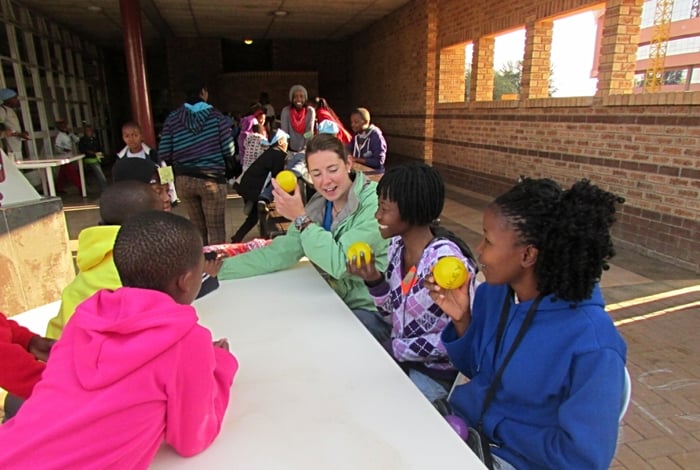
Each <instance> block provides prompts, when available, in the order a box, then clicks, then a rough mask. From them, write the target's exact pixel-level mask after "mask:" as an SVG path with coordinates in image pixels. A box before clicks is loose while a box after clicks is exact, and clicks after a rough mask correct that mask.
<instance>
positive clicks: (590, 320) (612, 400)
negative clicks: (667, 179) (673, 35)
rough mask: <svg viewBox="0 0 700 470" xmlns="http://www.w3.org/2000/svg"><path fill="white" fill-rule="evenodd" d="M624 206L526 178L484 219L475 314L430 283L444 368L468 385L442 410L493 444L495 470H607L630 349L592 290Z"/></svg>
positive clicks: (585, 190)
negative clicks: (440, 318)
mask: <svg viewBox="0 0 700 470" xmlns="http://www.w3.org/2000/svg"><path fill="white" fill-rule="evenodd" d="M621 202H623V201H622V199H621V198H618V197H616V196H615V195H613V194H611V193H608V192H606V191H603V190H602V189H600V188H598V187H597V186H594V185H592V184H590V183H589V182H588V181H586V180H583V181H579V182H577V183H575V184H574V185H573V186H572V187H571V188H570V189H568V190H562V189H561V188H560V187H559V185H558V184H557V183H555V182H554V181H552V180H548V179H539V180H532V179H529V178H526V179H525V180H523V181H522V182H521V183H519V184H517V185H516V186H515V187H513V188H512V189H511V190H510V191H508V192H506V193H505V194H503V195H501V196H499V197H498V198H496V200H495V201H494V202H492V203H491V204H490V205H489V206H488V207H487V209H486V211H485V212H484V220H483V224H484V238H483V240H482V242H481V244H479V247H478V248H477V254H478V256H479V263H480V266H481V270H482V272H483V273H484V276H485V278H486V282H485V283H484V284H482V285H480V286H479V288H478V289H477V291H476V296H475V297H474V302H473V307H472V305H471V303H470V296H471V293H470V292H468V290H467V289H466V288H461V289H454V290H449V291H445V290H443V289H441V288H439V287H438V286H436V285H434V284H432V283H430V284H428V285H429V287H430V289H431V291H432V292H431V295H432V297H433V299H434V300H435V302H436V303H437V304H438V305H440V307H441V308H442V309H443V310H444V311H445V312H446V313H447V314H448V315H449V316H450V317H451V319H452V322H451V323H450V325H449V326H448V327H447V328H446V329H445V330H444V331H443V333H442V341H443V343H444V344H445V347H446V348H447V352H448V354H449V356H450V359H451V360H452V363H453V364H454V365H455V366H456V367H457V369H459V371H460V372H462V373H463V374H464V375H466V376H467V377H469V378H470V379H471V380H470V381H469V382H468V383H466V384H464V385H460V386H457V387H456V388H455V389H454V392H453V393H452V396H451V398H450V404H451V406H452V407H453V409H454V413H455V414H457V415H458V416H460V417H461V418H463V419H464V420H465V421H466V422H467V423H469V425H470V426H473V427H476V428H481V429H482V430H483V433H484V434H485V436H486V437H487V438H488V440H489V441H490V442H491V443H492V444H495V447H492V448H491V450H492V452H493V454H494V457H495V459H494V460H496V461H497V462H498V464H499V466H500V468H502V469H503V468H506V469H509V468H513V467H515V468H518V469H539V468H586V469H606V468H608V467H609V465H610V462H611V461H612V458H613V455H614V454H615V447H616V445H617V431H618V420H619V415H620V411H621V408H622V403H623V388H624V381H625V378H624V377H625V372H624V371H625V357H626V350H627V348H626V346H625V342H624V340H623V339H622V337H621V336H620V334H619V333H618V331H617V330H616V329H615V326H614V324H613V322H612V320H611V319H610V317H609V316H608V314H607V313H606V312H605V302H604V300H603V296H602V295H601V293H600V287H599V286H598V281H599V280H600V276H601V274H602V272H603V270H604V269H607V268H608V264H607V261H608V260H609V259H610V258H612V257H613V256H614V254H615V250H614V249H613V245H612V239H611V237H610V227H611V225H612V224H613V222H614V215H615V204H616V203H621ZM497 468H499V467H497Z"/></svg>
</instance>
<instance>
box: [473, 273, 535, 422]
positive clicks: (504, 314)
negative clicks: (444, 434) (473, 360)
mask: <svg viewBox="0 0 700 470" xmlns="http://www.w3.org/2000/svg"><path fill="white" fill-rule="evenodd" d="M543 297H544V296H543V295H542V294H540V295H538V296H537V298H535V300H534V301H533V302H532V305H530V308H529V309H528V311H527V314H526V315H525V320H523V324H522V325H520V329H519V330H518V334H517V336H516V337H515V340H513V344H512V345H511V346H510V350H509V351H508V354H506V357H505V358H504V359H503V362H502V363H501V367H499V368H498V372H496V375H495V376H494V378H493V381H492V382H491V385H490V386H489V389H488V390H487V391H486V396H485V397H484V403H483V404H482V405H481V415H480V416H479V422H478V424H477V428H479V429H481V427H482V424H483V421H484V415H485V414H486V410H487V409H488V407H489V405H491V402H492V401H493V398H494V397H495V396H496V389H497V388H498V386H499V385H500V383H501V377H503V371H504V370H505V368H506V366H507V365H508V362H510V359H511V358H512V357H513V354H514V353H515V350H516V349H517V348H518V346H519V345H520V342H521V341H522V340H523V337H524V336H525V333H526V332H527V329H528V328H529V327H530V324H532V320H533V319H534V318H535V313H536V312H537V307H539V305H540V302H542V299H543ZM512 298H513V290H512V289H511V288H510V287H509V288H508V292H506V298H505V299H504V300H503V308H502V309H501V317H500V318H499V319H498V332H497V337H496V349H495V351H494V353H493V354H494V358H495V357H496V354H498V348H500V344H501V337H502V336H503V333H504V330H505V325H506V320H507V318H508V311H509V310H510V299H512Z"/></svg>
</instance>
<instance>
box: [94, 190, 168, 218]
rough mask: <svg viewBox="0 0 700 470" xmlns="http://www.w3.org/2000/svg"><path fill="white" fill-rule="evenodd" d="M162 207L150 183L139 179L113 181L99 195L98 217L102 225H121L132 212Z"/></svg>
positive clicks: (136, 212)
mask: <svg viewBox="0 0 700 470" xmlns="http://www.w3.org/2000/svg"><path fill="white" fill-rule="evenodd" d="M162 208H163V203H162V202H161V200H160V198H159V197H158V194H156V192H155V191H153V189H152V188H151V185H149V184H147V183H142V182H141V181H133V180H132V181H120V182H118V183H114V184H113V185H110V186H107V188H106V189H105V190H104V191H103V192H102V195H101V196H100V218H101V219H102V223H103V224H104V225H121V224H123V223H124V221H125V220H126V219H127V218H128V217H130V216H132V215H134V214H138V213H140V212H146V211H153V210H162Z"/></svg>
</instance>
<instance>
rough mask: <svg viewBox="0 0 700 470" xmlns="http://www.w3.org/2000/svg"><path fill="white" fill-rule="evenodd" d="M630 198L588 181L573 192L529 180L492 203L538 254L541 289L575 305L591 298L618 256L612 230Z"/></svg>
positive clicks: (581, 181) (547, 182)
mask: <svg viewBox="0 0 700 470" xmlns="http://www.w3.org/2000/svg"><path fill="white" fill-rule="evenodd" d="M624 201H625V200H624V198H621V197H618V196H616V195H614V194H612V193H610V192H607V191H604V190H603V189H601V188H599V187H598V186H595V185H593V184H591V183H590V182H589V181H588V180H585V179H584V180H580V181H578V182H576V183H574V185H573V186H572V187H571V188H570V189H567V190H562V189H561V187H560V186H559V185H558V184H557V183H556V182H554V181H552V180H550V179H530V178H523V179H522V181H521V182H519V183H518V184H517V185H516V186H514V187H513V188H511V189H510V190H509V191H508V192H506V193H505V194H503V195H501V196H499V197H498V198H496V200H495V201H494V202H493V203H492V204H491V207H492V208H495V209H496V210H497V211H498V212H500V214H501V215H503V216H504V217H505V218H506V220H507V221H508V223H509V224H510V225H511V226H512V227H513V228H514V229H515V230H516V231H517V232H518V233H519V235H520V237H521V240H522V242H523V243H525V244H528V245H533V246H535V247H536V248H537V249H538V256H537V261H536V263H535V276H536V278H537V290H538V291H539V292H540V293H542V294H545V295H548V294H552V295H554V296H555V297H557V298H560V299H562V300H565V301H570V302H579V301H582V300H584V299H587V298H589V297H590V296H591V294H592V292H593V288H594V286H595V284H596V282H598V281H599V280H600V277H601V275H602V273H603V271H604V270H607V269H609V265H608V261H609V260H610V259H611V258H612V257H613V256H615V249H614V248H613V243H612V238H611V236H610V228H611V227H612V224H613V223H614V222H615V209H616V208H615V204H616V203H618V204H622V203H623V202H624Z"/></svg>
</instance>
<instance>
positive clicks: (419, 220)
mask: <svg viewBox="0 0 700 470" xmlns="http://www.w3.org/2000/svg"><path fill="white" fill-rule="evenodd" d="M377 196H379V197H380V198H384V199H388V200H390V201H392V202H395V203H396V205H397V206H398V208H399V214H400V215H401V220H403V221H405V222H407V223H409V224H411V225H430V224H431V223H433V222H434V221H435V220H436V219H437V218H438V217H440V213H441V212H442V208H443V207H444V205H445V182H444V181H443V179H442V176H441V175H440V173H438V171H437V170H436V169H434V168H433V167H430V166H428V165H425V164H422V163H418V164H408V165H400V166H396V167H393V168H391V169H389V170H387V172H386V173H385V174H384V176H382V179H380V180H379V183H378V184H377Z"/></svg>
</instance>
